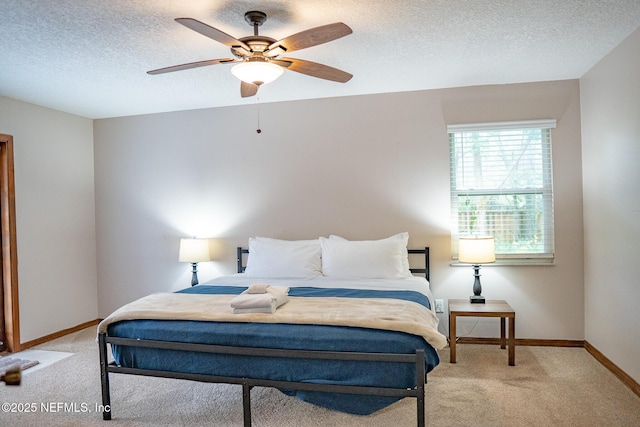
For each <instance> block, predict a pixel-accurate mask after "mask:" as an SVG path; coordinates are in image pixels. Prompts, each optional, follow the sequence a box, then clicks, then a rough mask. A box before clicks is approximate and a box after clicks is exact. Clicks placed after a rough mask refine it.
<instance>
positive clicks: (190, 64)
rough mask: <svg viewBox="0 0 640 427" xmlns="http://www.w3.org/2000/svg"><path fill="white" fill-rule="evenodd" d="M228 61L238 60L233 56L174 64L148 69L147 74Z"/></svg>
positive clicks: (170, 71)
mask: <svg viewBox="0 0 640 427" xmlns="http://www.w3.org/2000/svg"><path fill="white" fill-rule="evenodd" d="M227 62H236V60H235V59H232V58H221V59H209V60H207V61H198V62H189V63H188V64H180V65H173V66H171V67H164V68H158V69H157V70H151V71H147V74H164V73H172V72H174V71H181V70H188V69H190V68H198V67H206V66H207V65H216V64H224V63H227Z"/></svg>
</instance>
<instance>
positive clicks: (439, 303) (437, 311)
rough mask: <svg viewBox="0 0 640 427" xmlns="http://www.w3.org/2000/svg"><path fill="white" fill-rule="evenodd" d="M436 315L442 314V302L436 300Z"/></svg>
mask: <svg viewBox="0 0 640 427" xmlns="http://www.w3.org/2000/svg"><path fill="white" fill-rule="evenodd" d="M436 313H444V300H441V299H437V300H436Z"/></svg>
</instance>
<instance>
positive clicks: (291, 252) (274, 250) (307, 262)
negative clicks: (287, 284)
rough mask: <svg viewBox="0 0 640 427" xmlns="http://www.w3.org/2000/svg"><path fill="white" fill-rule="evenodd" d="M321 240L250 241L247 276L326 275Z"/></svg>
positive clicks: (252, 239) (267, 239) (259, 239)
mask: <svg viewBox="0 0 640 427" xmlns="http://www.w3.org/2000/svg"><path fill="white" fill-rule="evenodd" d="M321 253H322V252H321V250H320V241H319V240H317V239H316V240H277V239H270V238H267V237H263V238H250V239H249V256H248V257H247V267H246V269H245V271H244V274H245V275H246V276H249V277H309V276H321V275H322V261H321V259H320V255H321Z"/></svg>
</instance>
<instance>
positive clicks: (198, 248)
mask: <svg viewBox="0 0 640 427" xmlns="http://www.w3.org/2000/svg"><path fill="white" fill-rule="evenodd" d="M178 261H179V262H190V263H191V267H192V270H191V273H192V274H191V286H195V285H197V284H198V263H199V262H204V261H211V254H210V253H209V239H196V238H195V237H194V238H184V239H180V254H179V255H178Z"/></svg>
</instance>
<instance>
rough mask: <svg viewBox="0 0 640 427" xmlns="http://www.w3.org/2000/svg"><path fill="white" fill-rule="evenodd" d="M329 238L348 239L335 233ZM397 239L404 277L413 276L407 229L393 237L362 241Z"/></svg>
mask: <svg viewBox="0 0 640 427" xmlns="http://www.w3.org/2000/svg"><path fill="white" fill-rule="evenodd" d="M329 239H333V240H347V239H345V238H343V237H340V236H334V235H333V234H332V235H331V236H329ZM388 240H390V241H396V242H397V243H398V244H400V245H401V248H399V250H400V251H401V252H400V259H401V262H402V275H403V276H404V277H411V276H413V274H412V273H411V270H410V268H409V252H408V251H407V244H408V243H409V233H407V232H406V231H405V232H404V233H398V234H395V235H393V236H391V237H387V238H385V239H380V240H361V241H362V242H374V243H375V242H384V241H388Z"/></svg>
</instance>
